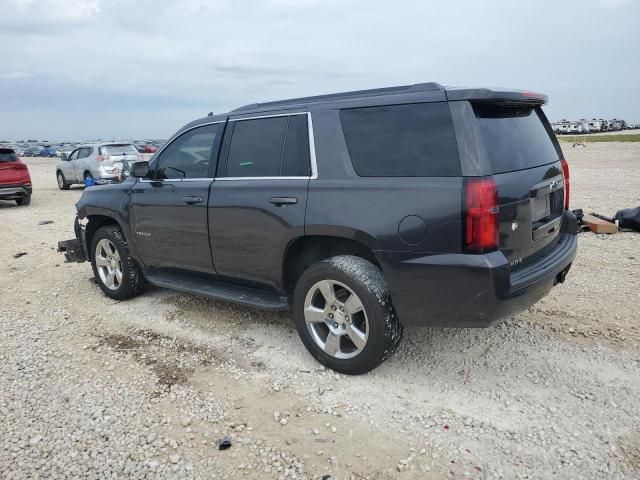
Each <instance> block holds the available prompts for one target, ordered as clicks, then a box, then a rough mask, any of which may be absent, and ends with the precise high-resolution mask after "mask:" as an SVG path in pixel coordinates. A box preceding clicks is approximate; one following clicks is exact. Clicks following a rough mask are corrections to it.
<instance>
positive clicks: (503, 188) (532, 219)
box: [473, 103, 565, 268]
mask: <svg viewBox="0 0 640 480" xmlns="http://www.w3.org/2000/svg"><path fill="white" fill-rule="evenodd" d="M473 110H474V113H475V117H476V121H477V124H478V130H479V132H480V135H481V137H482V143H483V144H484V146H485V148H486V150H487V155H488V158H489V164H490V168H491V172H490V173H491V174H492V175H493V178H494V180H495V183H496V187H497V191H498V203H499V207H500V208H499V248H500V250H501V251H502V252H503V253H504V255H505V256H506V257H507V259H508V260H509V262H510V264H511V266H512V268H518V267H521V266H524V265H527V264H528V263H531V262H532V261H534V260H535V259H537V258H539V257H540V256H543V255H544V254H545V253H547V252H548V251H549V250H550V249H552V248H553V246H554V244H555V242H554V240H556V238H557V236H558V234H559V233H560V223H561V220H562V213H563V210H564V205H565V202H564V177H563V168H562V163H561V159H562V152H561V150H560V147H559V145H558V142H557V140H556V139H555V136H554V135H553V132H552V130H551V127H550V125H549V122H548V121H547V119H546V117H545V115H544V113H543V112H542V110H541V108H540V107H539V106H537V105H531V104H523V105H514V104H508V105H505V104H499V103H476V104H474V105H473Z"/></svg>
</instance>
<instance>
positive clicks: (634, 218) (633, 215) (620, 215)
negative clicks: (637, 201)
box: [613, 207, 640, 232]
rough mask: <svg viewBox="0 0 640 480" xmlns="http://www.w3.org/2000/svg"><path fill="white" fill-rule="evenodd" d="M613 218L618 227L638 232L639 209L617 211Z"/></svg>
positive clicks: (639, 223)
mask: <svg viewBox="0 0 640 480" xmlns="http://www.w3.org/2000/svg"><path fill="white" fill-rule="evenodd" d="M613 218H614V219H615V221H617V222H618V227H620V228H622V229H624V230H627V229H628V230H635V231H636V232H640V207H636V208H625V209H623V210H618V211H617V212H616V215H615V217H613Z"/></svg>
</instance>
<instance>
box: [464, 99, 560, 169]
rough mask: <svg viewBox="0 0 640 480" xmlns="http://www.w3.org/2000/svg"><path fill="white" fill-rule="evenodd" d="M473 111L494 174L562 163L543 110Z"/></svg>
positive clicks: (477, 108)
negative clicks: (547, 126) (546, 124)
mask: <svg viewBox="0 0 640 480" xmlns="http://www.w3.org/2000/svg"><path fill="white" fill-rule="evenodd" d="M473 109H474V111H475V114H476V118H477V119H478V124H479V126H480V132H481V135H482V137H483V140H484V142H483V143H484V145H485V147H486V148H487V152H488V154H489V159H490V161H491V167H492V170H493V173H494V174H497V173H504V172H512V171H514V170H524V169H527V168H534V167H539V166H540V165H546V164H548V163H553V162H556V161H558V160H559V155H558V152H557V151H556V148H555V145H554V143H553V140H552V138H551V136H550V135H549V132H548V131H547V129H546V128H545V123H544V122H545V121H546V120H545V118H544V115H543V114H542V112H541V111H540V109H539V108H533V107H527V106H500V105H491V104H476V105H474V106H473Z"/></svg>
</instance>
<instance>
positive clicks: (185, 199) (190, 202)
mask: <svg viewBox="0 0 640 480" xmlns="http://www.w3.org/2000/svg"><path fill="white" fill-rule="evenodd" d="M182 201H183V202H184V203H186V204H187V205H195V204H196V203H202V202H204V199H203V198H202V197H182Z"/></svg>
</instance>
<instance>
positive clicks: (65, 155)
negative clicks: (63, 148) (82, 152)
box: [60, 153, 69, 162]
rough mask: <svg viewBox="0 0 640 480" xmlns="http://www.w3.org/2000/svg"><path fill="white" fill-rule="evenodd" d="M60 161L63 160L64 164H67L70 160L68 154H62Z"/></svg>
mask: <svg viewBox="0 0 640 480" xmlns="http://www.w3.org/2000/svg"><path fill="white" fill-rule="evenodd" d="M60 159H61V160H62V161H63V162H66V161H67V160H69V159H68V158H67V154H66V153H61V154H60Z"/></svg>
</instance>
